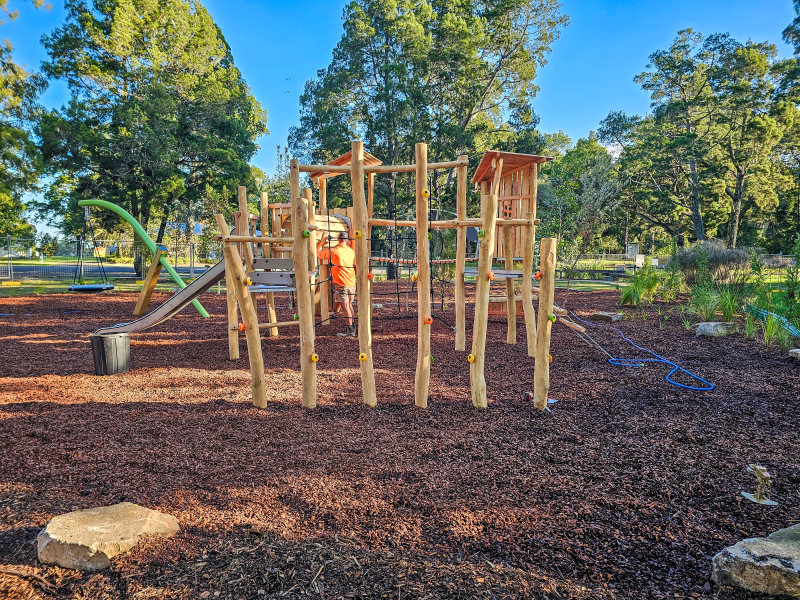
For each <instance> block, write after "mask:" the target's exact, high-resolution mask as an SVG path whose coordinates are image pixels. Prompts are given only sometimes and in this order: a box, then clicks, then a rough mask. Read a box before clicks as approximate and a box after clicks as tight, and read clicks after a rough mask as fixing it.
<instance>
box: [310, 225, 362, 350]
mask: <svg viewBox="0 0 800 600" xmlns="http://www.w3.org/2000/svg"><path fill="white" fill-rule="evenodd" d="M350 244H351V242H350V240H349V239H348V236H347V232H346V231H340V232H338V234H334V235H333V236H332V237H330V243H328V235H327V234H325V233H323V234H322V237H321V238H320V240H319V241H318V242H317V256H318V257H319V259H320V260H328V261H330V263H331V279H333V284H334V288H335V290H336V293H337V294H339V295H340V296H341V297H342V312H343V313H344V318H345V319H346V320H347V329H345V330H344V331H343V332H341V333H337V334H336V335H337V336H339V337H356V336H357V335H358V328H357V327H356V326H355V325H354V324H353V317H354V312H353V297H354V296H355V295H356V253H355V252H354V251H353V249H352V248H351V247H350Z"/></svg>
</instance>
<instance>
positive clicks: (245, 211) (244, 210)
mask: <svg viewBox="0 0 800 600" xmlns="http://www.w3.org/2000/svg"><path fill="white" fill-rule="evenodd" d="M238 197H239V223H240V225H241V227H242V229H241V233H239V230H238V229H237V233H239V235H252V234H253V232H252V231H251V228H250V209H249V208H248V207H247V188H246V187H245V186H243V185H240V186H239V189H238ZM241 247H242V249H243V252H242V258H244V268H245V272H246V273H252V272H253V247H254V244H251V243H250V242H246V243H244V244H241ZM250 299H251V300H252V301H253V306H258V301H257V296H256V294H255V293H252V294H250Z"/></svg>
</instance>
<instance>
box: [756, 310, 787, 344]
mask: <svg viewBox="0 0 800 600" xmlns="http://www.w3.org/2000/svg"><path fill="white" fill-rule="evenodd" d="M782 329H783V327H782V326H781V323H780V321H778V319H776V318H775V315H773V314H769V315H767V318H766V320H765V321H764V322H763V323H761V330H762V331H763V332H764V345H765V346H770V345H772V342H773V340H775V339H776V338H777V337H778V335H779V332H780V331H781V330H782Z"/></svg>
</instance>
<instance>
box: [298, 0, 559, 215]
mask: <svg viewBox="0 0 800 600" xmlns="http://www.w3.org/2000/svg"><path fill="white" fill-rule="evenodd" d="M559 9H560V5H559V4H558V2H557V1H556V0H486V1H478V0H422V1H412V0H353V1H351V2H350V3H349V4H348V5H347V7H346V8H345V12H344V33H343V35H342V38H341V40H340V41H339V43H338V44H337V46H336V48H335V49H334V51H333V59H332V61H331V63H330V65H329V66H328V67H327V68H326V69H322V70H320V71H319V72H318V73H317V77H316V79H313V80H310V81H308V82H307V83H306V86H305V91H304V93H303V95H302V96H301V99H300V109H301V120H300V126H299V127H296V128H293V129H292V130H291V132H290V139H289V147H290V149H291V150H292V152H293V153H294V154H295V155H297V156H300V157H302V158H303V159H305V160H308V161H311V162H315V163H322V162H324V161H326V160H329V159H331V158H333V157H335V156H337V155H339V154H341V153H343V152H346V151H347V150H349V149H350V140H352V139H362V140H364V142H365V145H366V147H367V149H368V150H369V151H370V152H371V153H372V154H374V155H376V156H377V157H379V158H380V159H381V160H383V161H384V162H386V163H394V164H398V163H411V162H413V159H414V144H415V143H416V142H420V141H425V142H427V143H428V155H429V160H430V161H431V162H434V161H441V160H449V159H452V158H453V157H455V156H457V155H459V154H468V153H478V152H481V151H482V150H485V149H489V148H490V147H491V146H492V145H493V144H494V143H495V142H499V141H503V140H505V139H506V138H507V137H508V136H509V134H511V133H513V132H512V131H511V129H510V128H509V127H507V126H506V124H505V116H506V115H507V114H508V113H509V111H511V112H514V109H515V108H516V109H517V110H516V114H517V116H518V117H520V119H521V120H520V123H521V124H522V125H524V126H527V125H529V124H530V123H531V122H532V121H531V119H532V117H531V116H530V115H528V117H529V118H528V121H527V123H523V122H522V121H524V118H525V115H524V113H525V110H526V108H525V107H527V105H528V102H529V100H530V98H531V97H533V96H534V95H535V93H536V86H535V85H534V83H533V81H534V78H535V76H536V70H537V68H538V67H540V66H541V65H543V64H545V57H546V55H547V54H548V53H549V52H550V46H551V44H552V42H553V41H554V40H555V39H557V37H558V36H559V34H560V31H561V29H562V28H563V27H564V26H566V24H567V22H568V19H567V17H566V16H564V15H562V14H560V12H559ZM526 143H527V142H526ZM346 179H347V178H343V177H340V178H336V179H334V180H332V181H331V186H330V188H329V195H330V197H331V199H332V201H334V202H335V200H336V198H337V196H340V195H341V196H344V195H345V194H346V193H347V192H348V187H347V186H349V182H348V181H346ZM412 181H413V180H412V178H411V177H405V176H402V178H401V179H400V178H399V179H398V180H396V181H395V182H394V183H391V184H390V182H389V181H388V180H386V181H384V180H379V182H378V187H377V189H376V209H378V210H384V209H385V208H386V207H387V206H388V203H387V201H388V199H389V198H390V197H393V195H394V192H395V188H394V187H393V186H394V185H396V187H397V189H396V191H397V196H398V203H399V204H401V205H404V204H410V199H411V197H412V195H413V183H412ZM453 182H454V171H453V170H450V171H448V172H446V173H434V174H432V178H431V184H430V187H431V192H432V199H433V201H434V202H437V201H438V202H439V206H442V207H444V206H447V207H449V208H452V207H453V205H454V203H455V192H454V190H453V189H452V188H453V185H452V184H453ZM331 205H332V206H335V203H332V204H331Z"/></svg>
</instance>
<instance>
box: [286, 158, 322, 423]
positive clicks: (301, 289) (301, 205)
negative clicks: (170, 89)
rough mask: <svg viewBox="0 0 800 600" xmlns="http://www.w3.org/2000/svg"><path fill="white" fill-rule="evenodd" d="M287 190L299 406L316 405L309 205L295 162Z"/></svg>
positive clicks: (294, 161)
mask: <svg viewBox="0 0 800 600" xmlns="http://www.w3.org/2000/svg"><path fill="white" fill-rule="evenodd" d="M289 189H290V193H291V196H292V234H293V235H292V237H293V239H294V243H293V244H292V260H293V262H294V274H295V275H294V277H295V287H296V288H297V315H298V317H299V321H300V377H301V379H302V386H303V392H302V393H303V400H302V403H303V407H304V408H314V407H315V406H317V364H316V362H315V361H314V358H315V355H314V297H313V295H312V293H311V286H310V284H309V274H308V263H309V245H310V243H311V240H312V239H313V238H312V237H306V236H305V232H306V231H307V229H308V209H309V202H308V200H307V199H306V198H303V197H301V196H300V170H299V168H298V162H297V160H292V162H291V167H290V181H289Z"/></svg>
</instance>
